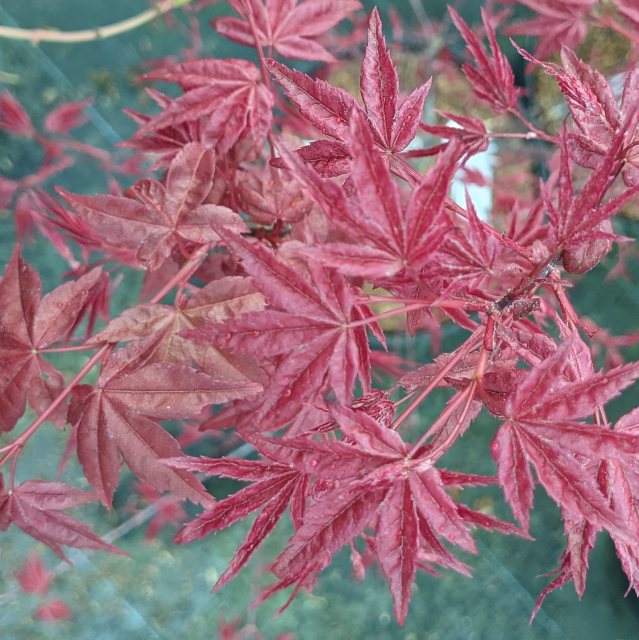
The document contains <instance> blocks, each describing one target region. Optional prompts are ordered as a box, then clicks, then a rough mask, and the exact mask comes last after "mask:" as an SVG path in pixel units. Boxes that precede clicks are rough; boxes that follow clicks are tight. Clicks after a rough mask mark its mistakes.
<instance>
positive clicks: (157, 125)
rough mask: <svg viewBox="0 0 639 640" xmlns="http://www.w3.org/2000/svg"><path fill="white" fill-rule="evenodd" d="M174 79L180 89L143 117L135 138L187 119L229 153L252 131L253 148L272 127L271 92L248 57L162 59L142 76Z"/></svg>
mask: <svg viewBox="0 0 639 640" xmlns="http://www.w3.org/2000/svg"><path fill="white" fill-rule="evenodd" d="M144 79H145V80H156V81H162V82H172V83H175V84H178V85H179V86H180V87H181V88H182V90H183V91H184V94H183V95H181V96H178V97H177V98H175V99H173V100H170V101H169V102H168V103H167V104H166V106H165V107H164V108H163V109H162V111H161V112H160V113H159V114H157V115H156V116H154V117H152V118H150V119H148V120H146V121H145V122H144V123H142V126H141V127H140V129H139V130H138V132H137V133H136V136H135V137H136V139H139V140H142V141H143V140H144V138H145V136H147V135H153V134H157V133H158V132H161V131H163V130H168V129H169V128H175V127H179V126H181V125H184V124H186V123H192V124H198V125H199V140H200V141H201V142H202V143H203V144H205V145H206V146H214V147H215V149H216V151H217V152H218V153H220V154H225V153H227V152H228V151H229V150H230V149H231V148H232V147H233V146H234V145H235V144H236V143H237V142H238V141H240V140H242V139H244V138H246V137H247V136H249V135H250V136H251V138H252V141H253V143H254V145H255V147H256V148H259V146H260V145H261V143H262V142H263V141H264V139H265V138H266V135H267V133H268V131H269V130H270V127H271V118H272V114H271V109H272V106H273V98H272V95H271V93H270V91H269V90H268V88H267V87H266V86H264V84H262V83H260V71H259V69H258V68H257V67H256V66H255V65H254V64H253V63H251V62H249V61H248V60H241V59H226V60H221V59H215V58H206V59H200V60H190V61H187V62H180V63H177V64H173V65H166V66H164V67H162V68H160V69H157V70H155V71H152V72H150V73H148V74H146V75H145V76H144Z"/></svg>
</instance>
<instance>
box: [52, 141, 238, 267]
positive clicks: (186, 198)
mask: <svg viewBox="0 0 639 640" xmlns="http://www.w3.org/2000/svg"><path fill="white" fill-rule="evenodd" d="M214 172H215V156H214V153H213V152H212V151H211V150H210V149H209V150H207V149H205V148H204V147H202V145H200V144H198V143H196V142H193V143H190V144H188V145H186V146H185V147H184V148H183V149H182V151H181V152H180V153H179V154H178V155H177V156H176V157H175V158H174V159H173V161H172V162H171V166H170V167H169V170H168V173H167V175H166V185H164V184H162V183H161V182H157V181H156V180H141V181H139V182H137V183H136V184H134V185H133V186H132V187H130V188H129V189H128V191H127V194H126V195H127V196H128V197H121V196H110V195H104V196H80V195H74V194H71V193H69V192H67V191H64V190H63V189H60V188H58V193H59V194H60V195H61V196H62V197H63V198H64V199H65V200H66V202H67V203H68V204H69V205H71V207H73V209H74V211H75V212H76V213H77V215H78V216H79V217H80V218H81V219H82V221H83V222H84V223H85V224H86V225H88V226H89V228H91V229H92V230H93V231H94V232H95V233H97V234H98V235H99V236H100V237H102V238H103V239H104V240H105V241H107V242H108V243H110V244H113V245H118V246H120V247H122V248H128V249H131V250H135V251H136V255H137V259H138V261H139V262H140V264H141V265H142V266H144V267H145V268H147V269H156V268H157V267H159V266H160V265H161V264H162V262H163V261H164V260H165V259H166V258H167V257H168V256H169V255H170V254H171V252H172V251H173V249H174V247H176V246H178V247H180V248H181V249H182V251H183V252H184V253H185V254H187V255H188V252H187V246H188V244H190V243H192V244H195V245H201V244H205V243H207V242H215V241H218V240H219V236H218V235H217V234H216V233H215V232H214V231H213V229H212V228H211V223H212V222H216V223H218V224H220V225H224V226H227V227H229V228H231V229H234V230H235V231H238V232H239V231H244V230H246V226H245V224H244V222H242V219H241V217H240V216H239V214H237V213H235V212H234V211H232V210H231V209H228V208H227V207H222V206H219V205H215V204H207V203H206V202H205V199H206V197H207V196H208V194H209V192H210V190H211V187H212V183H213V174H214Z"/></svg>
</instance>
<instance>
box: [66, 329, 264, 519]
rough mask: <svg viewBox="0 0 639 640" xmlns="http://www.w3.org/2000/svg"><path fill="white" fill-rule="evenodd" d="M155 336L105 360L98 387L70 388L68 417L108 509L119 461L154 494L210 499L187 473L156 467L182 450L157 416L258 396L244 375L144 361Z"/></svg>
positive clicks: (80, 452)
mask: <svg viewBox="0 0 639 640" xmlns="http://www.w3.org/2000/svg"><path fill="white" fill-rule="evenodd" d="M155 346H156V345H155V344H154V343H153V341H150V342H147V344H145V345H140V344H139V343H131V344H130V345H127V346H126V347H124V348H123V349H120V350H119V351H116V352H115V353H114V354H113V355H112V356H111V358H110V359H109V360H108V361H107V362H106V363H105V365H104V366H103V369H102V373H101V375H100V377H99V379H98V382H97V385H96V387H95V388H92V387H90V386H88V385H79V386H77V387H75V388H74V390H73V399H72V402H71V405H70V407H69V414H68V418H69V422H71V423H72V424H73V425H74V429H75V431H76V437H77V451H78V458H79V460H80V464H81V465H82V468H83V470H84V474H85V476H86V478H87V480H88V481H89V484H91V486H92V487H94V489H95V490H96V493H97V495H98V497H99V499H100V500H101V502H102V503H103V504H104V505H105V506H110V505H111V502H112V498H113V493H114V491H115V488H116V486H117V483H118V474H119V470H120V466H121V464H122V460H121V458H123V459H124V461H125V462H126V464H127V466H128V467H129V468H130V469H131V470H132V471H133V473H135V474H136V476H138V477H139V478H141V479H143V480H146V481H147V482H149V483H150V484H151V485H152V486H153V487H155V488H156V489H157V490H158V491H171V492H172V493H173V494H175V495H176V496H179V497H180V498H188V499H189V500H191V501H193V502H199V503H206V502H207V501H208V500H210V498H209V497H208V495H207V494H206V492H205V491H204V488H203V487H202V485H201V484H200V483H199V481H197V480H196V479H195V478H194V477H193V476H192V475H190V474H188V473H186V472H184V471H180V470H172V469H170V468H168V467H166V466H165V465H162V464H160V462H159V460H160V459H161V458H167V457H174V456H178V455H180V453H181V450H180V447H179V445H178V443H177V442H176V440H175V439H174V438H173V437H172V436H171V435H170V434H169V433H168V432H167V431H165V430H164V429H162V427H160V425H159V424H158V423H157V422H156V420H163V419H176V418H178V419H179V418H187V417H197V416H199V415H200V413H201V411H202V409H203V408H204V407H206V406H207V405H210V404H213V403H220V402H225V401H227V400H231V399H235V398H244V397H247V396H251V395H255V394H256V393H258V392H259V391H260V390H261V386H260V385H259V384H257V383H254V382H252V381H249V380H238V379H232V378H230V379H227V378H214V377H212V376H209V375H207V374H204V373H200V372H198V371H195V370H194V369H191V368H190V367H187V366H183V365H175V364H171V363H168V362H165V363H157V362H151V363H147V362H146V360H147V359H148V358H149V357H150V356H151V355H152V354H153V353H154V351H155Z"/></svg>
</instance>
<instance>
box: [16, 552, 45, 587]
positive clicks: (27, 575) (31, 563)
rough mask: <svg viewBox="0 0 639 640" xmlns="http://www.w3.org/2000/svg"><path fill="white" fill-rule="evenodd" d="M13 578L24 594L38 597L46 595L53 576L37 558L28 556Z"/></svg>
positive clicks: (32, 555)
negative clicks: (32, 594) (33, 594)
mask: <svg viewBox="0 0 639 640" xmlns="http://www.w3.org/2000/svg"><path fill="white" fill-rule="evenodd" d="M13 575H14V577H15V579H16V580H17V581H18V584H19V585H20V589H22V591H24V592H25V593H35V594H37V595H39V596H45V595H47V592H48V591H49V585H50V584H51V580H53V574H52V573H51V572H50V571H47V570H46V568H45V566H44V565H43V564H42V561H41V560H40V558H38V556H36V555H34V554H30V555H29V556H28V557H27V558H25V560H24V562H23V563H22V564H21V565H20V569H19V570H18V571H15V572H14V574H13Z"/></svg>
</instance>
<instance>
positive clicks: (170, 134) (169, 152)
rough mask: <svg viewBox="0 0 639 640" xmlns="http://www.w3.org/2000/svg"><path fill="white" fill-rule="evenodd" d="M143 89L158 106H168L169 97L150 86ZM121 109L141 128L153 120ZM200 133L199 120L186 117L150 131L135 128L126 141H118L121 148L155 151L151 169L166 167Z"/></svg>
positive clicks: (198, 138) (197, 140) (146, 151)
mask: <svg viewBox="0 0 639 640" xmlns="http://www.w3.org/2000/svg"><path fill="white" fill-rule="evenodd" d="M146 92H147V94H148V95H149V97H150V98H151V100H153V102H155V103H156V104H157V105H158V107H160V109H167V108H168V107H169V106H170V104H171V100H172V98H171V97H169V96H167V95H165V94H164V93H162V92H160V91H156V90H155V89H151V88H147V90H146ZM123 111H124V113H125V114H126V115H127V116H129V118H131V119H132V120H133V121H134V122H135V123H136V124H137V125H140V126H141V127H142V125H146V124H147V123H149V122H150V121H151V120H152V119H153V116H150V115H147V114H145V113H140V112H139V111H134V110H133V109H123ZM142 128H143V127H142ZM200 132H201V127H200V121H199V119H198V120H187V121H185V122H181V123H180V124H176V125H172V124H166V125H164V126H162V125H160V126H158V127H155V128H154V129H153V130H152V131H146V130H143V131H137V132H136V133H134V134H133V136H132V137H131V139H130V140H128V141H124V142H122V143H120V144H121V145H122V146H123V147H133V148H134V149H138V150H140V151H143V152H145V153H153V154H158V157H157V158H156V159H155V160H154V162H153V164H152V165H151V168H152V169H156V168H158V167H165V166H168V165H169V164H170V162H171V160H172V159H173V158H174V157H175V156H176V155H177V154H178V153H179V152H180V151H181V150H182V147H185V146H186V145H187V144H188V143H189V142H199V140H200V138H201V133H200Z"/></svg>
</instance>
